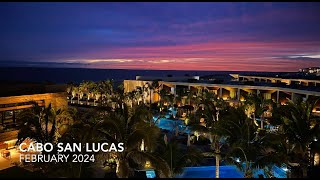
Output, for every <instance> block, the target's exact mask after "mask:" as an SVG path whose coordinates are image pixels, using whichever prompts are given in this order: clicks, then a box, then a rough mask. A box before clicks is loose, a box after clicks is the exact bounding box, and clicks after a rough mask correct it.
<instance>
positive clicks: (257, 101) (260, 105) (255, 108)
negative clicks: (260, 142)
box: [245, 94, 273, 129]
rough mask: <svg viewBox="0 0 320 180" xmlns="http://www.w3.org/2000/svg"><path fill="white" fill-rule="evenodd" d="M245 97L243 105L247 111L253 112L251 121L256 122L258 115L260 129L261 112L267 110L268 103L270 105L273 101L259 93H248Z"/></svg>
mask: <svg viewBox="0 0 320 180" xmlns="http://www.w3.org/2000/svg"><path fill="white" fill-rule="evenodd" d="M245 99H246V101H245V106H246V107H247V109H248V111H249V112H251V111H252V113H253V121H254V122H256V116H258V117H260V122H261V129H263V121H264V119H263V118H264V117H263V113H264V112H265V111H266V110H268V105H272V104H273V101H272V100H271V99H264V98H263V97H262V96H261V94H259V95H256V94H249V95H248V96H247V97H246V98H245ZM250 110H251V111H250Z"/></svg>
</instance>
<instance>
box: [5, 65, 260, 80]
mask: <svg viewBox="0 0 320 180" xmlns="http://www.w3.org/2000/svg"><path fill="white" fill-rule="evenodd" d="M230 73H249V72H240V71H175V70H126V69H85V68H38V67H37V68H36V67H8V68H4V67H1V68H0V81H2V82H16V83H19V82H32V83H33V82H35V83H42V82H50V83H55V84H64V83H68V82H74V83H80V82H82V81H83V80H91V81H95V82H97V81H100V80H107V79H113V80H114V82H121V81H123V80H124V79H135V77H136V76H137V75H139V76H168V75H172V76H173V77H174V76H185V75H187V74H188V75H190V76H206V75H214V76H225V77H228V76H229V74H230ZM255 73H257V72H255ZM258 73H261V74H262V73H263V72H258Z"/></svg>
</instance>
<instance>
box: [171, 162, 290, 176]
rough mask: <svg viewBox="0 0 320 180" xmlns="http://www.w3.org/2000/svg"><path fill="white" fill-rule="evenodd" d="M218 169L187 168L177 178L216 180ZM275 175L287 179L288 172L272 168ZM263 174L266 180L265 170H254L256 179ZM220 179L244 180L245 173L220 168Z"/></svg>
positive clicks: (227, 167)
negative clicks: (240, 179)
mask: <svg viewBox="0 0 320 180" xmlns="http://www.w3.org/2000/svg"><path fill="white" fill-rule="evenodd" d="M215 172H216V167H215V166H200V167H186V168H184V171H183V173H182V174H180V175H177V176H176V178H215ZM272 172H273V175H274V176H275V177H276V178H286V177H287V175H286V171H285V170H283V169H282V168H279V167H277V166H273V167H272ZM259 174H262V175H263V176H264V177H265V178H267V176H266V175H265V174H264V172H263V170H261V169H259V170H254V171H253V176H254V177H255V178H258V177H259ZM219 177H220V178H243V177H244V173H243V172H242V171H240V170H239V169H238V168H237V167H236V166H232V165H228V166H220V168H219Z"/></svg>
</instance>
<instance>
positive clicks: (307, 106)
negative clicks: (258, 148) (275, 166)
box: [273, 99, 320, 177]
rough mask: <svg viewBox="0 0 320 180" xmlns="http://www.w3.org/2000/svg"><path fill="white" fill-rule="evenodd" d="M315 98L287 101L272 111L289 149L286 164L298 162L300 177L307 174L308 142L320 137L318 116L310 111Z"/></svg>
mask: <svg viewBox="0 0 320 180" xmlns="http://www.w3.org/2000/svg"><path fill="white" fill-rule="evenodd" d="M318 100H319V99H317V100H307V101H305V102H304V101H302V100H297V102H296V103H295V102H293V101H291V100H289V101H288V105H281V106H279V107H278V108H276V109H275V110H274V111H273V114H274V115H273V119H275V121H274V123H278V125H281V127H282V128H281V131H280V132H279V133H280V134H283V135H284V136H285V140H286V147H287V149H288V150H289V151H288V153H287V154H288V155H289V162H288V164H289V165H290V164H294V163H297V164H299V168H300V170H301V171H302V177H306V176H307V169H308V165H309V164H310V157H309V148H310V144H311V143H312V142H313V141H315V140H318V139H319V138H320V133H319V132H320V127H319V122H320V118H319V117H318V116H315V115H314V114H313V113H312V109H313V108H314V106H315V104H316V103H317V102H318Z"/></svg>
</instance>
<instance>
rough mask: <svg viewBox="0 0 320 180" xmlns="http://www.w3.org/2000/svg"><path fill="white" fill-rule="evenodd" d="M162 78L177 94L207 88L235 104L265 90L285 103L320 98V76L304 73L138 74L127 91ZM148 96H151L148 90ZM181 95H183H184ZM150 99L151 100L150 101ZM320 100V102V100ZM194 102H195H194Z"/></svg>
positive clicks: (126, 84)
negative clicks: (219, 76)
mask: <svg viewBox="0 0 320 180" xmlns="http://www.w3.org/2000/svg"><path fill="white" fill-rule="evenodd" d="M154 80H158V82H159V84H160V89H166V90H168V91H169V92H171V93H172V94H173V95H174V97H177V96H181V95H182V96H183V95H184V94H185V92H187V91H191V92H196V90H197V89H198V88H199V87H201V88H205V89H207V90H209V91H211V92H213V93H214V94H216V95H217V97H218V98H222V99H224V100H226V101H228V102H230V103H231V104H237V103H241V102H242V101H245V97H246V95H247V94H248V93H253V94H261V95H262V96H263V98H264V99H272V100H273V101H274V102H277V103H281V104H285V103H286V102H287V101H288V99H291V100H293V99H294V98H298V97H300V98H302V99H304V100H306V99H307V98H309V99H316V98H320V80H318V79H317V78H309V77H301V76H289V77H287V76H282V75H275V76H266V75H242V74H230V75H229V77H228V80H227V81H226V80H219V79H215V78H214V77H212V78H205V79H204V78H200V77H199V76H188V77H187V76H185V77H146V76H137V77H136V79H135V80H124V89H125V92H131V91H133V90H135V89H136V88H137V87H139V86H140V87H142V86H145V85H146V84H147V83H149V84H150V83H152V82H153V81H154ZM146 96H147V97H146V98H144V99H149V98H150V96H149V94H148V93H147V94H146ZM151 96H152V97H151V100H152V103H154V102H157V101H158V100H159V99H160V97H159V94H157V93H153V92H152V93H151ZM180 99H181V98H180ZM147 103H148V101H147ZM175 103H176V104H178V105H184V104H188V103H189V102H186V97H184V98H182V100H180V101H177V100H176V101H175ZM319 103H320V102H319ZM190 104H191V105H192V102H191V103H190ZM313 112H319V113H320V104H317V106H316V108H315V109H313Z"/></svg>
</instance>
